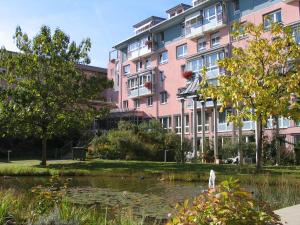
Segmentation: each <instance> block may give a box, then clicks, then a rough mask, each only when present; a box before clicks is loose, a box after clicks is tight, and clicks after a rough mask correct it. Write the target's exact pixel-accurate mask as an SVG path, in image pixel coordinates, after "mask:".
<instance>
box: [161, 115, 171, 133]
mask: <svg viewBox="0 0 300 225" xmlns="http://www.w3.org/2000/svg"><path fill="white" fill-rule="evenodd" d="M160 122H161V124H162V127H163V128H164V129H165V130H171V129H172V126H171V117H163V118H160Z"/></svg>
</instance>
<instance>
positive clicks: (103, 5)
mask: <svg viewBox="0 0 300 225" xmlns="http://www.w3.org/2000/svg"><path fill="white" fill-rule="evenodd" d="M181 2H182V3H186V4H191V2H192V0H148V1H147V0H126V1H125V0H0V47H3V46H4V47H5V48H6V49H7V50H11V51H16V50H17V48H16V47H15V42H14V40H13V35H14V33H15V29H16V27H17V26H18V25H19V26H21V28H22V30H23V31H24V32H26V33H27V34H28V35H29V36H30V37H34V35H35V34H36V33H37V32H38V31H39V29H40V27H41V26H42V25H47V26H50V27H51V29H52V30H54V29H55V28H60V29H62V30H63V31H64V32H65V33H67V34H68V35H69V36H70V37H71V39H72V40H74V41H76V42H77V43H79V42H80V41H81V40H83V39H85V38H87V37H89V38H91V41H92V50H91V52H90V57H91V65H93V66H100V67H106V66H107V63H108V54H109V51H110V50H111V49H112V47H113V46H114V45H115V44H117V43H118V42H120V41H122V40H125V39H126V38H128V37H130V36H132V35H133V28H132V26H133V25H134V24H136V23H138V22H140V21H142V20H143V19H145V18H147V17H149V16H160V17H166V16H167V15H166V13H165V11H166V10H167V9H169V8H172V7H173V6H175V5H177V4H179V3H181Z"/></svg>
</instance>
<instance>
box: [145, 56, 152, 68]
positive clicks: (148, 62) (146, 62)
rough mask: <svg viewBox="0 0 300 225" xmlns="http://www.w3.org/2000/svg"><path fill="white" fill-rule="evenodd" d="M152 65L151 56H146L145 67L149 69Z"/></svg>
mask: <svg viewBox="0 0 300 225" xmlns="http://www.w3.org/2000/svg"><path fill="white" fill-rule="evenodd" d="M151 67H152V60H151V57H149V58H147V59H146V61H145V69H150V68H151Z"/></svg>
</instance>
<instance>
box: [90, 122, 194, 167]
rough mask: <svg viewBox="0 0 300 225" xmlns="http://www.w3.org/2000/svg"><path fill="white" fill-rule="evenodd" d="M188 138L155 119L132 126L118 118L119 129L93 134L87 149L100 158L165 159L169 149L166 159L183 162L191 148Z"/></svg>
mask: <svg viewBox="0 0 300 225" xmlns="http://www.w3.org/2000/svg"><path fill="white" fill-rule="evenodd" d="M190 149H191V144H190V141H189V140H187V139H186V140H184V143H183V148H182V149H181V137H180V136H179V135H177V134H175V133H174V132H168V131H166V130H165V129H163V128H162V126H161V123H160V122H159V121H157V120H151V121H149V122H145V123H142V124H140V125H135V124H132V123H129V122H124V121H121V122H120V123H119V124H118V129H114V130H110V131H109V132H108V133H106V134H103V135H101V136H100V137H96V138H95V139H94V140H93V141H92V145H91V146H90V148H89V151H90V152H92V154H94V155H97V156H99V157H100V158H103V159H123V160H124V159H125V160H154V161H162V160H164V152H165V150H168V154H167V157H168V161H177V162H184V161H185V160H184V157H185V152H187V151H190Z"/></svg>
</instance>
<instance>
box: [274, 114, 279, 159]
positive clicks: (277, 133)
mask: <svg viewBox="0 0 300 225" xmlns="http://www.w3.org/2000/svg"><path fill="white" fill-rule="evenodd" d="M275 126H276V127H275V149H276V164H277V165H279V164H280V144H279V118H278V116H275Z"/></svg>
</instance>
